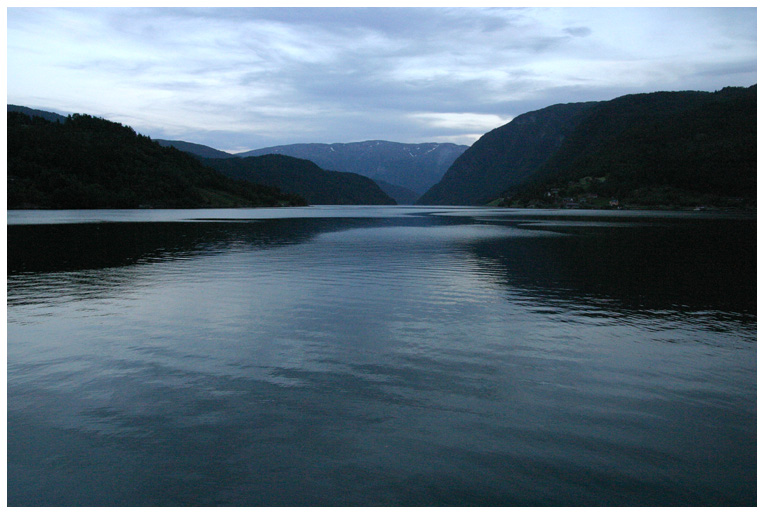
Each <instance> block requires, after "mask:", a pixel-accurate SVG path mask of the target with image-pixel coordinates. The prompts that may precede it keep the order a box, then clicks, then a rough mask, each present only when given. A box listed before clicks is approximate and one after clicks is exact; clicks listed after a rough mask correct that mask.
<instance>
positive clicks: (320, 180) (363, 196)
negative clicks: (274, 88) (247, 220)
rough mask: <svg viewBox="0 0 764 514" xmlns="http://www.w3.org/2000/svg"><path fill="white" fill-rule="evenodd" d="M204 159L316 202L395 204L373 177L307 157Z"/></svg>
mask: <svg viewBox="0 0 764 514" xmlns="http://www.w3.org/2000/svg"><path fill="white" fill-rule="evenodd" d="M202 162H203V163H204V164H206V165H208V166H210V167H211V168H214V169H215V170H217V171H218V172H220V173H222V174H223V175H225V176H227V177H230V178H233V179H238V180H248V181H252V182H256V183H258V184H265V185H270V186H274V187H277V188H279V189H281V190H282V191H287V192H289V193H294V194H297V195H300V196H302V197H304V198H305V199H307V201H308V202H309V203H310V204H313V205H353V204H357V205H395V200H393V199H392V198H390V197H389V196H388V195H386V194H385V193H384V192H383V191H382V190H381V189H380V188H379V186H378V185H377V184H376V183H375V182H374V181H373V180H371V179H370V178H368V177H364V176H362V175H358V174H356V173H348V172H340V171H328V170H324V169H321V168H319V167H318V166H317V165H316V164H315V163H313V162H311V161H308V160H306V159H298V158H295V157H289V156H286V155H275V154H268V155H262V156H258V157H244V158H242V157H235V158H233V159H231V158H228V159H202Z"/></svg>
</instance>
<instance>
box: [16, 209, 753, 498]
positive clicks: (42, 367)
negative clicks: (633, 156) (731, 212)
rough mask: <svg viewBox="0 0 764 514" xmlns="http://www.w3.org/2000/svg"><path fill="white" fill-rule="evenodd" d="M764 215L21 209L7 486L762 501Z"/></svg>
mask: <svg viewBox="0 0 764 514" xmlns="http://www.w3.org/2000/svg"><path fill="white" fill-rule="evenodd" d="M755 278H756V221H755V219H754V218H749V219H746V218H736V217H731V216H724V215H713V214H705V213H686V214H677V213H630V212H610V213H593V212H592V213H589V212H582V211H566V212H562V211H559V212H554V211H512V210H489V209H457V208H453V209H426V208H401V207H397V208H396V207H386V208H377V207H374V208H352V207H337V208H332V207H324V208H304V209H282V210H279V209H276V210H269V209H264V210H219V211H218V210H206V211H204V210H202V211H60V212H24V211H11V212H9V213H8V285H7V287H8V308H7V328H8V331H7V332H8V383H7V386H8V503H9V504H10V505H199V506H208V505H261V506H266V505H268V506H270V505H295V506H299V505H368V506H371V505H388V506H399V505H405V506H416V505H437V506H440V505H496V506H503V505H507V506H512V505H754V504H755V502H756V280H755Z"/></svg>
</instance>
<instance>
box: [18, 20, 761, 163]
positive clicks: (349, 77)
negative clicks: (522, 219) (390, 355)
mask: <svg viewBox="0 0 764 514" xmlns="http://www.w3.org/2000/svg"><path fill="white" fill-rule="evenodd" d="M7 16H8V22H7V31H8V34H7V36H8V37H7V51H8V55H7V63H8V81H7V88H8V89H7V95H8V103H11V104H17V105H26V106H28V107H34V108H42V109H46V110H53V111H56V112H61V113H72V112H79V113H86V114H92V115H96V116H102V117H104V118H107V119H110V120H113V121H118V122H120V123H124V124H126V125H130V126H132V127H133V128H135V129H136V130H137V131H138V132H139V133H142V134H145V135H148V136H150V137H152V138H166V139H181V140H185V141H191V142H195V143H200V144H205V145H208V146H212V147H214V148H218V149H222V150H226V151H244V150H251V149H255V148H261V147H264V146H271V145H279V144H290V143H310V142H315V143H347V142H353V141H364V140H369V139H385V140H389V141H400V142H409V143H418V142H455V143H461V144H471V143H473V142H474V141H475V140H476V139H477V138H478V137H480V136H481V135H482V134H484V133H485V132H487V131H489V130H491V129H494V128H496V127H498V126H501V125H503V124H505V123H507V122H509V121H510V120H511V119H512V118H513V117H514V116H517V115H519V114H522V113H524V112H528V111H531V110H535V109H540V108H543V107H546V106H548V105H552V104H556V103H567V102H578V101H587V100H609V99H612V98H615V97H617V96H620V95H624V94H629V93H640V92H651V91H659V90H671V91H676V90H688V89H693V90H703V91H715V90H718V89H721V88H722V87H725V86H750V85H753V84H755V83H756V9H755V8H742V9H732V8H728V9H724V8H721V9H704V8H678V9H662V8H649V9H646V8H642V9H639V8H638V9H619V8H594V9H569V8H568V9H566V8H554V9H538V8H529V9H524V8H480V9H468V8H447V9H443V8H416V9H414V8H392V9H388V8H384V9H378V8H375V9H367V8H312V9H310V8H309V9H293V8H253V9H249V8H247V9H240V8H223V9H192V8H189V9H185V8H163V9H147V8H127V9H116V8H78V9H53V8H9V9H8V10H7Z"/></svg>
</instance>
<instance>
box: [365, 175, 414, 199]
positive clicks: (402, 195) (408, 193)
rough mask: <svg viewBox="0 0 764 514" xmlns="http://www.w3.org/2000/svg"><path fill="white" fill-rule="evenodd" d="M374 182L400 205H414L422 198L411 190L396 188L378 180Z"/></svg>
mask: <svg viewBox="0 0 764 514" xmlns="http://www.w3.org/2000/svg"><path fill="white" fill-rule="evenodd" d="M374 182H376V183H377V185H378V186H379V188H380V189H381V190H382V191H384V192H385V194H386V195H387V196H389V197H390V198H392V199H393V200H395V202H396V203H397V204H398V205H414V202H416V200H417V198H419V196H420V195H419V193H417V192H415V191H412V190H411V189H406V188H405V187H401V186H396V185H395V184H391V183H389V182H385V181H384V180H379V179H377V180H375V181H374Z"/></svg>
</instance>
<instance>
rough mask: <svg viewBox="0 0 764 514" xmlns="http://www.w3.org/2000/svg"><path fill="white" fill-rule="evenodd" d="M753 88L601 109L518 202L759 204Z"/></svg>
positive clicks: (652, 97)
mask: <svg viewBox="0 0 764 514" xmlns="http://www.w3.org/2000/svg"><path fill="white" fill-rule="evenodd" d="M756 119H757V115H756V86H752V87H750V88H725V89H723V90H721V91H719V92H716V93H704V92H692V91H688V92H675V93H651V94H642V95H629V96H624V97H620V98H616V99H615V100H612V101H609V102H602V103H600V104H597V105H596V106H595V107H594V108H593V109H591V110H590V112H589V113H588V116H587V117H586V119H584V120H582V122H581V123H580V124H579V125H578V126H577V127H576V129H575V131H574V132H573V133H572V134H571V135H570V137H568V139H567V140H566V141H565V143H564V144H563V145H562V147H561V148H560V150H559V151H558V152H557V153H556V154H555V155H554V156H553V157H552V158H551V159H549V161H547V162H546V163H545V164H544V165H543V166H541V167H539V169H538V170H537V171H536V173H535V174H534V177H533V179H532V180H531V181H529V182H528V183H527V184H525V185H524V186H523V187H519V188H516V190H515V191H514V192H515V193H517V194H516V196H515V201H516V202H534V201H538V200H543V199H545V198H546V199H547V200H548V201H552V200H553V196H550V195H547V194H546V193H548V192H549V191H550V190H552V189H555V190H559V193H558V195H559V196H562V197H566V196H567V197H570V198H577V197H579V196H581V195H582V194H585V195H588V196H593V195H598V196H607V197H614V198H617V199H619V201H620V202H621V203H627V204H628V203H631V204H635V205H673V206H683V205H693V204H730V202H731V201H732V200H733V199H737V202H738V204H740V203H747V204H750V203H752V202H755V198H756Z"/></svg>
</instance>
